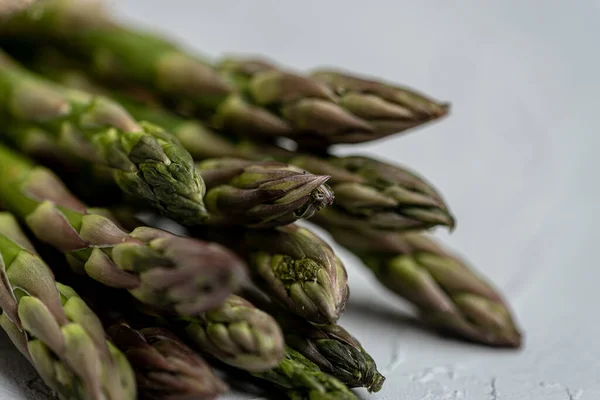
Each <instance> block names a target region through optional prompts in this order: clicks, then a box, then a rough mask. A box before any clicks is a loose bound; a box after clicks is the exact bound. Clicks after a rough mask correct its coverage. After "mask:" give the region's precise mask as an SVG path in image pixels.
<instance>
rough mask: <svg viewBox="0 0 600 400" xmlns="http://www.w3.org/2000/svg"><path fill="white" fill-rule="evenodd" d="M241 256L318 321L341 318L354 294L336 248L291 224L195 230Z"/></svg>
mask: <svg viewBox="0 0 600 400" xmlns="http://www.w3.org/2000/svg"><path fill="white" fill-rule="evenodd" d="M194 234H195V235H198V236H200V237H203V238H205V239H208V240H214V241H216V242H219V243H222V244H225V245H226V246H227V247H229V248H231V249H233V250H235V251H236V252H237V253H238V254H239V255H240V256H242V257H243V258H244V259H245V260H246V262H247V264H248V265H249V266H250V269H251V270H252V272H253V274H254V275H255V277H256V283H257V284H258V285H259V286H260V288H261V289H262V290H264V291H265V292H266V293H267V294H269V295H270V296H271V297H272V298H273V299H275V300H277V301H279V302H281V304H282V306H284V307H285V308H286V309H287V310H289V311H291V312H293V313H295V314H297V315H299V316H301V317H303V318H305V319H307V320H308V321H311V322H315V323H322V324H328V323H333V322H335V321H337V320H338V319H339V317H340V315H341V313H342V312H343V310H344V308H345V305H346V301H347V300H348V296H349V288H348V275H347V273H346V269H345V268H344V265H343V264H342V262H341V260H340V259H339V258H338V257H337V256H336V255H335V253H334V252H333V249H332V248H331V247H330V246H329V245H328V244H327V243H326V242H325V241H323V240H322V239H320V238H319V237H318V236H316V235H315V234H314V233H312V232H311V231H310V230H308V229H306V228H303V227H300V226H297V225H294V224H290V225H286V226H280V227H277V228H274V229H265V230H260V231H257V230H252V229H244V230H233V229H228V230H225V231H223V230H220V231H219V230H217V229H204V230H200V229H198V230H195V231H194Z"/></svg>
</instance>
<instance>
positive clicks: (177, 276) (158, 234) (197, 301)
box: [0, 145, 245, 315]
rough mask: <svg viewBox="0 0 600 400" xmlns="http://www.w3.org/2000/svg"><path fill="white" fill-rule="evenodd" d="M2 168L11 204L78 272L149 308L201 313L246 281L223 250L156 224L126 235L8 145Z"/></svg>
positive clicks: (0, 191)
mask: <svg viewBox="0 0 600 400" xmlns="http://www.w3.org/2000/svg"><path fill="white" fill-rule="evenodd" d="M0 165H3V168H0V202H1V203H2V204H3V205H4V207H6V208H7V209H8V210H10V211H12V212H14V213H15V214H16V215H17V216H18V217H19V218H21V219H22V220H24V221H25V222H26V223H27V226H28V227H29V228H30V229H31V230H32V232H33V234H34V235H35V236H36V237H37V238H38V239H39V240H41V241H43V242H46V243H48V244H50V245H51V246H53V247H55V248H56V249H57V250H59V251H61V252H63V253H65V254H66V255H67V256H68V259H69V262H70V264H71V266H72V268H73V269H75V270H76V271H77V272H79V273H81V274H84V275H87V276H89V277H90V278H92V279H95V280H96V281H98V282H101V283H102V284H104V285H107V286H110V287H114V288H121V289H127V290H129V292H130V293H131V294H133V295H134V296H135V297H136V298H137V299H138V300H140V301H141V302H143V303H146V304H149V305H152V306H155V307H160V308H163V309H165V310H168V311H170V312H175V313H178V314H181V315H196V314H198V313H200V312H203V311H205V310H207V309H209V308H212V307H215V306H217V305H218V304H220V303H221V302H222V301H224V300H225V298H226V297H227V296H228V295H229V294H230V293H231V292H232V291H233V290H235V289H236V288H237V287H238V285H239V283H240V282H241V280H242V278H243V276H244V269H245V268H244V265H243V262H242V261H241V260H240V259H239V258H237V257H236V256H235V255H233V254H232V253H230V252H229V251H227V250H226V249H224V248H222V247H221V246H219V245H216V244H213V243H206V242H202V241H198V240H194V239H190V238H184V237H179V236H176V235H173V234H171V233H169V232H166V231H162V230H159V229H154V228H149V227H138V228H136V229H135V230H133V231H132V232H131V233H127V232H126V231H124V230H122V229H121V228H120V227H119V226H117V225H116V224H115V223H114V222H113V220H111V219H110V218H107V217H105V216H103V215H101V214H99V213H97V212H94V210H91V209H88V208H86V207H85V206H84V205H83V204H82V203H81V202H80V201H79V200H78V199H77V198H75V197H74V196H73V195H71V193H69V191H68V189H67V188H66V187H65V186H64V185H63V184H62V182H61V181H60V180H59V179H58V178H57V177H56V176H55V175H54V174H53V173H52V172H51V171H49V170H47V169H45V168H42V167H36V166H34V165H33V164H31V163H30V162H29V161H28V160H26V159H25V158H22V157H21V156H20V155H18V154H17V153H15V152H13V151H11V150H10V149H8V148H7V147H5V146H2V145H0Z"/></svg>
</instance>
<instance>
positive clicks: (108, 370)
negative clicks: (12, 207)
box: [0, 212, 136, 400]
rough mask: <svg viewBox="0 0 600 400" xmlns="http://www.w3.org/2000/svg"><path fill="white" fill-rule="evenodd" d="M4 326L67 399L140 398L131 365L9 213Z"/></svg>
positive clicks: (1, 219) (0, 253)
mask: <svg viewBox="0 0 600 400" xmlns="http://www.w3.org/2000/svg"><path fill="white" fill-rule="evenodd" d="M0 266H1V270H2V282H3V284H2V285H1V288H0V307H1V308H2V315H1V316H0V325H1V326H2V328H3V329H4V330H5V331H6V333H7V334H8V336H9V337H10V339H11V341H12V342H13V343H14V344H15V346H16V347H17V348H18V349H19V350H20V351H21V352H22V353H23V355H24V356H25V357H27V359H29V361H30V362H31V363H32V364H33V366H34V367H35V368H36V370H37V371H38V373H39V374H40V376H41V377H42V379H43V380H44V382H45V383H46V384H47V385H48V386H49V387H51V388H52V389H53V390H55V391H57V392H58V393H59V394H60V396H62V397H64V398H65V399H67V398H68V399H75V398H77V399H79V398H81V399H90V400H104V399H107V400H108V399H110V400H124V399H132V400H133V399H135V398H136V386H135V378H134V376H133V372H132V370H131V367H130V366H129V364H128V362H127V360H126V359H125V357H124V356H123V354H122V353H121V352H119V350H117V349H116V348H115V347H114V346H113V345H112V344H111V343H110V342H108V341H106V339H105V333H104V330H103V329H102V325H101V323H100V321H99V319H98V317H97V316H96V315H95V314H94V313H93V311H92V310H91V309H90V308H89V307H88V306H87V305H86V304H85V302H83V301H82V300H81V298H80V297H79V296H77V294H76V293H75V292H74V291H73V289H71V288H69V287H68V286H64V285H61V284H60V283H57V282H56V281H55V280H54V276H53V274H52V272H51V271H50V269H49V268H48V266H47V265H46V264H45V263H44V262H43V261H42V259H41V258H39V256H38V255H37V254H36V252H35V249H34V248H33V246H32V244H31V243H30V242H29V241H28V240H27V238H26V237H25V235H24V234H23V232H22V231H21V230H20V228H19V226H18V224H17V221H16V219H15V218H14V217H13V216H12V215H11V214H9V213H6V212H2V213H0Z"/></svg>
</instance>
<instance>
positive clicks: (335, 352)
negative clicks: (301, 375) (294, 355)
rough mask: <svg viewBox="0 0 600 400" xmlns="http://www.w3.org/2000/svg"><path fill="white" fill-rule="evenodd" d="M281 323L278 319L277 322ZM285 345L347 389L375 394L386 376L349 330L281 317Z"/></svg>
mask: <svg viewBox="0 0 600 400" xmlns="http://www.w3.org/2000/svg"><path fill="white" fill-rule="evenodd" d="M280 321H281V320H280ZM280 323H282V327H283V330H284V335H285V340H286V343H287V344H288V345H289V346H291V347H292V348H294V349H295V350H297V351H299V352H300V353H301V354H302V355H304V356H305V357H306V358H308V359H309V360H311V361H312V362H314V363H315V364H317V365H318V366H319V368H321V370H323V371H325V372H327V373H330V374H332V375H333V376H335V377H336V378H338V379H339V380H340V381H342V382H343V383H345V384H346V385H348V386H349V387H363V386H364V387H366V388H367V390H369V392H378V391H379V390H380V389H381V387H382V385H383V382H384V381H385V377H384V376H383V375H381V374H380V373H379V371H377V365H376V364H375V361H374V360H373V358H371V356H370V355H369V353H367V352H366V351H365V350H364V349H363V347H362V346H361V344H360V343H359V342H358V340H356V339H355V338H354V337H353V336H352V335H351V334H350V333H348V331H346V330H345V329H344V328H342V327H341V326H339V325H337V324H330V325H312V324H310V323H307V322H305V321H303V320H301V319H296V318H294V319H292V318H284V322H280Z"/></svg>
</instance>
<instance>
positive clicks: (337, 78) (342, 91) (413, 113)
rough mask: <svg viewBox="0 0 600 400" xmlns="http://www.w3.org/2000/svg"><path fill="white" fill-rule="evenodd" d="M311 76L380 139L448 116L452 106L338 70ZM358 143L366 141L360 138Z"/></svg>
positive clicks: (406, 89)
mask: <svg viewBox="0 0 600 400" xmlns="http://www.w3.org/2000/svg"><path fill="white" fill-rule="evenodd" d="M311 76H312V77H313V78H314V79H315V80H317V81H319V82H322V83H324V84H326V85H327V86H328V87H330V88H331V89H332V90H333V91H334V92H335V93H336V94H337V95H338V96H339V100H338V104H340V105H341V106H342V107H343V108H344V109H346V110H348V111H350V112H351V113H352V114H354V115H356V116H358V117H359V118H362V119H365V120H367V121H369V124H370V125H371V126H372V127H373V130H374V132H375V133H376V135H377V136H378V137H385V136H389V135H391V134H394V133H396V132H402V131H404V130H407V129H410V128H414V127H416V126H418V125H421V124H424V123H426V122H428V121H433V120H436V119H438V118H440V117H443V116H445V115H446V114H448V112H449V111H450V104H449V103H438V102H436V101H434V100H432V99H430V98H428V97H427V96H425V95H423V94H422V93H419V92H417V91H415V90H414V89H411V88H408V87H405V86H397V85H393V84H389V83H386V82H382V81H376V80H373V79H368V78H364V77H360V76H357V75H353V74H350V73H347V72H342V71H339V70H335V69H320V70H316V71H314V72H313V73H312V74H311ZM354 141H355V142H362V141H364V137H363V136H361V135H357V136H356V137H355V138H354Z"/></svg>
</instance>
